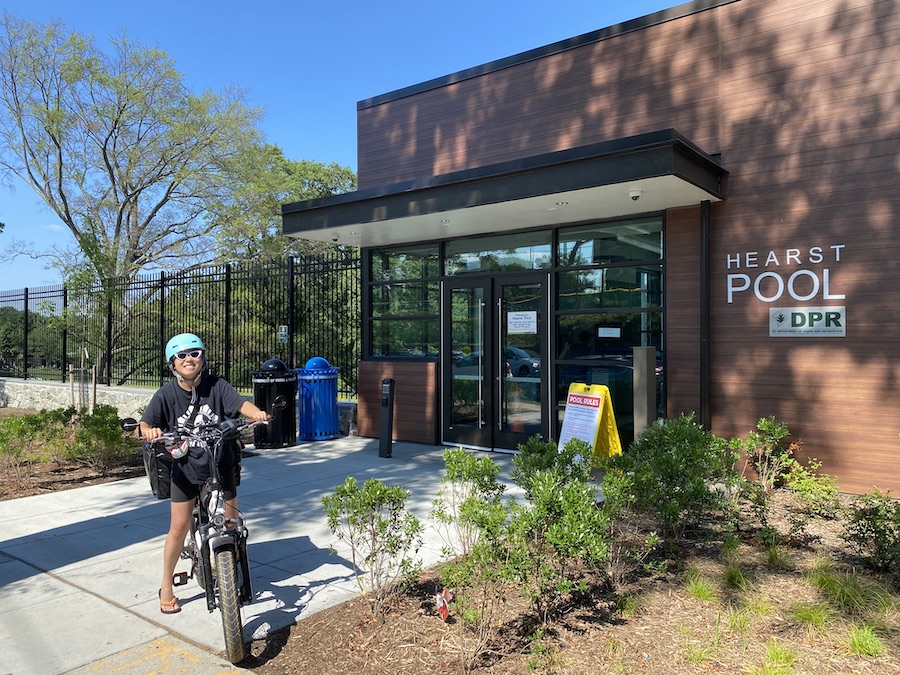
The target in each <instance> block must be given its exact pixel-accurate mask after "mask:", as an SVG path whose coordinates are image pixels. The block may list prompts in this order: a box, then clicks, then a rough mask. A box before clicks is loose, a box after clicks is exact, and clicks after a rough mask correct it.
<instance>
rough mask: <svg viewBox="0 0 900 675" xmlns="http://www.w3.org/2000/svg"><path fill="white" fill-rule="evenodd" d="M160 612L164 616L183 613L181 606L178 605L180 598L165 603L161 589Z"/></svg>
mask: <svg viewBox="0 0 900 675" xmlns="http://www.w3.org/2000/svg"><path fill="white" fill-rule="evenodd" d="M159 611H160V612H162V613H163V614H178V612H180V611H181V605H179V604H178V598H175V597H173V598H172V599H171V600H166V601H165V602H163V599H162V589H159Z"/></svg>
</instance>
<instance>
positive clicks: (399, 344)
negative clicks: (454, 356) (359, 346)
mask: <svg viewBox="0 0 900 675" xmlns="http://www.w3.org/2000/svg"><path fill="white" fill-rule="evenodd" d="M439 344H440V330H439V325H438V320H437V318H434V319H376V320H374V321H372V356H437V355H438V345H439Z"/></svg>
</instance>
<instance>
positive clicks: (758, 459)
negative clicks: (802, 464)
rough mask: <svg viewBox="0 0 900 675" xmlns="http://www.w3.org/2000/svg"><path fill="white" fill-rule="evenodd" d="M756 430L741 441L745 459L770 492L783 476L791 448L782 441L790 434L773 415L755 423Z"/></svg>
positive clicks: (764, 487) (767, 491)
mask: <svg viewBox="0 0 900 675" xmlns="http://www.w3.org/2000/svg"><path fill="white" fill-rule="evenodd" d="M756 428H757V431H751V432H750V433H749V434H748V435H747V438H746V440H744V441H743V444H742V449H743V451H744V453H745V454H746V461H747V464H749V465H750V466H751V467H752V468H753V469H754V471H756V474H757V476H758V477H759V480H758V482H759V484H760V485H761V486H762V488H763V490H764V491H765V492H766V493H769V492H771V491H772V490H773V489H774V488H775V486H776V485H777V484H779V483H780V481H781V480H783V478H784V473H785V471H786V470H787V465H788V462H789V460H790V459H791V457H792V455H793V448H792V447H788V448H785V447H783V446H782V441H783V440H784V439H785V438H787V437H788V436H790V431H789V430H788V428H787V425H786V424H784V423H783V422H779V421H778V420H776V419H775V416H774V415H771V416H769V417H763V418H762V419H760V420H759V421H758V422H757V423H756Z"/></svg>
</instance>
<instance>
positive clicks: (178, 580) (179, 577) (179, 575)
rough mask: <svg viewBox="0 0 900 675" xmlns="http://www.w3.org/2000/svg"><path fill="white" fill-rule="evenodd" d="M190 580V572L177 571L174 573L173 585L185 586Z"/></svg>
mask: <svg viewBox="0 0 900 675" xmlns="http://www.w3.org/2000/svg"><path fill="white" fill-rule="evenodd" d="M187 582H188V573H187V572H176V573H175V574H173V575H172V585H173V586H184V585H185V584H187Z"/></svg>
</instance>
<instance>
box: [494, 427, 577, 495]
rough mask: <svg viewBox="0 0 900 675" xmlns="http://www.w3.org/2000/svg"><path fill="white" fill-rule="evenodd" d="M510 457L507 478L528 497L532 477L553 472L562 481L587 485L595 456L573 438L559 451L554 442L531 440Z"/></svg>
mask: <svg viewBox="0 0 900 675" xmlns="http://www.w3.org/2000/svg"><path fill="white" fill-rule="evenodd" d="M518 450H519V454H518V455H516V456H515V457H513V460H512V462H513V469H512V472H511V474H510V477H511V478H512V479H513V480H514V481H515V483H516V485H518V486H519V487H521V488H522V489H523V490H524V491H525V494H526V495H529V496H530V493H531V484H532V482H533V481H534V477H535V476H536V475H537V474H538V473H539V472H541V471H548V470H552V471H555V472H556V473H557V474H558V475H559V476H560V479H561V480H563V481H568V480H574V481H578V482H582V483H584V482H587V481H588V480H589V479H590V475H591V468H592V466H593V464H594V456H593V453H592V451H591V446H590V445H588V444H587V443H585V442H584V441H582V440H580V439H577V438H572V439H570V440H568V441H566V443H565V444H564V445H563V447H562V448H558V447H557V444H556V443H554V442H553V441H547V440H543V439H542V438H541V437H540V436H532V437H531V438H529V439H528V440H527V441H526V442H525V443H522V444H520V445H519V447H518Z"/></svg>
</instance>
